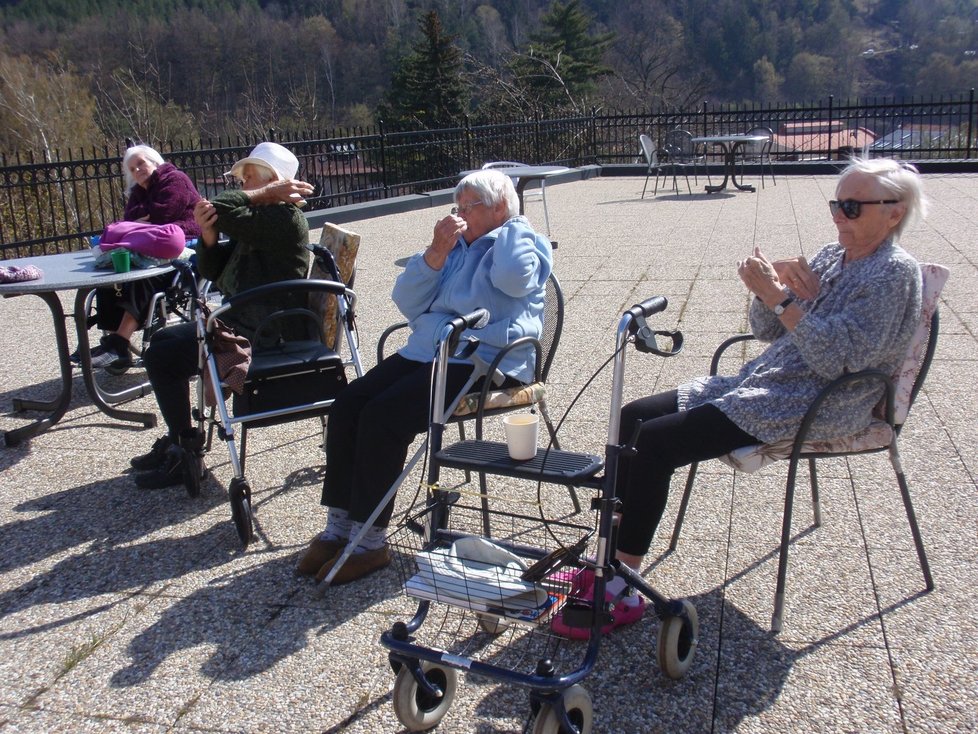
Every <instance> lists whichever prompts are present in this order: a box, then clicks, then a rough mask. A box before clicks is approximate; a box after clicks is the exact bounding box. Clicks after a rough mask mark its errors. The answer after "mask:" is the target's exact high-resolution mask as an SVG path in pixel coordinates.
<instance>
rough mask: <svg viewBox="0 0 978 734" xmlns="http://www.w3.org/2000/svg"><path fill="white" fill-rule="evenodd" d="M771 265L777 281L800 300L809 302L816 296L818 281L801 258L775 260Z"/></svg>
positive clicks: (806, 262) (805, 261)
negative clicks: (776, 275)
mask: <svg viewBox="0 0 978 734" xmlns="http://www.w3.org/2000/svg"><path fill="white" fill-rule="evenodd" d="M771 265H772V266H773V267H774V272H776V273H777V274H778V280H780V281H781V282H782V283H783V284H784V285H786V286H788V287H789V288H790V289H791V291H792V293H794V294H795V295H796V296H798V297H799V298H801V299H802V300H805V301H811V300H813V299H814V298H815V296H817V295H818V291H819V287H820V285H821V284H820V281H819V279H818V276H817V275H816V274H815V273H814V272H813V271H812V269H811V267H810V266H809V265H808V261H807V260H806V259H805V258H804V257H803V256H801V255H799V256H798V257H789V258H786V259H784V260H775V261H774V262H772V263H771Z"/></svg>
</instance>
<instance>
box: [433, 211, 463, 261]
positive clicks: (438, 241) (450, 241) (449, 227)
mask: <svg viewBox="0 0 978 734" xmlns="http://www.w3.org/2000/svg"><path fill="white" fill-rule="evenodd" d="M465 226H466V225H465V220H464V219H462V218H461V217H459V216H456V215H454V214H449V215H448V216H447V217H445V218H443V219H439V220H438V222H437V223H436V224H435V233H434V236H433V237H432V238H431V244H430V245H428V249H427V250H425V251H424V261H425V262H426V263H428V267H430V268H431V269H432V270H441V269H442V266H444V264H445V260H447V259H448V253H450V252H451V251H452V250H453V249H454V247H455V243H456V242H458V236H459V235H460V234H462V232H464V231H465Z"/></svg>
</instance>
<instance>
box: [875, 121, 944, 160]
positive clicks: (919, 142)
mask: <svg viewBox="0 0 978 734" xmlns="http://www.w3.org/2000/svg"><path fill="white" fill-rule="evenodd" d="M950 135H951V130H950V128H948V127H946V126H941V125H901V126H900V127H898V128H897V129H896V130H893V131H892V132H889V133H887V134H886V135H884V136H882V137H880V138H877V139H876V140H875V141H874V142H873V144H872V145H870V146H869V154H870V155H871V156H873V157H886V158H930V157H933V154H934V152H935V151H937V150H939V149H940V148H941V145H942V143H945V142H946V141H947V139H948V138H949V137H950Z"/></svg>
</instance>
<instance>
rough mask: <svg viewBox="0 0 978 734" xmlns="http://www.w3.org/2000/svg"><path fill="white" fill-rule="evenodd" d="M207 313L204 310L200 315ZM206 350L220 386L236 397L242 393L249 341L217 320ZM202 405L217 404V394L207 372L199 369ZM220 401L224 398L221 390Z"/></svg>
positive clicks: (223, 392)
mask: <svg viewBox="0 0 978 734" xmlns="http://www.w3.org/2000/svg"><path fill="white" fill-rule="evenodd" d="M207 312H208V310H207V308H206V307H204V313H205V314H206V313H207ZM208 342H209V343H208V348H209V350H210V353H211V354H213V355H214V361H215V362H216V363H217V376H218V377H219V378H220V380H221V383H222V385H223V386H224V387H226V388H228V389H229V390H231V391H232V392H235V393H237V394H238V395H240V394H241V393H242V392H243V390H244V384H245V380H246V379H247V377H248V368H249V367H250V366H251V342H250V341H248V338H247V337H244V336H241V335H240V334H238V333H237V332H236V331H235V330H234V328H233V327H231V326H229V325H228V324H226V323H224V322H223V321H221V320H220V319H217V320H216V321H215V322H214V330H213V331H212V332H211V334H210V335H209V336H208ZM202 379H203V380H204V405H206V406H207V407H208V408H213V407H214V406H216V405H217V397H216V395H217V393H216V391H215V389H214V385H213V383H212V381H211V372H210V370H209V369H204V370H203V375H202ZM221 395H222V399H226V398H227V397H228V395H227V393H226V392H225V391H224V390H222V393H221Z"/></svg>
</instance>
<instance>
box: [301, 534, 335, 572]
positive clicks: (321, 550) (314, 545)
mask: <svg viewBox="0 0 978 734" xmlns="http://www.w3.org/2000/svg"><path fill="white" fill-rule="evenodd" d="M344 548H346V541H345V540H320V538H319V535H318V534H317V535H316V537H315V538H313V539H312V540H311V541H310V542H309V547H308V548H306V552H305V554H304V555H303V556H302V558H300V559H299V563H298V564H296V567H295V574H296V576H315V575H316V574H317V573H319V569H321V568H322V567H323V566H324V565H325V564H326V562H327V561H331V560H333V558H334V557H335V556H336V554H337V553H339V552H340V551H342V550H343V549H344Z"/></svg>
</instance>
